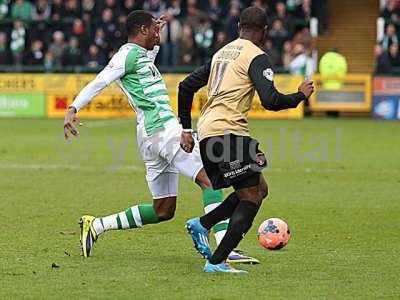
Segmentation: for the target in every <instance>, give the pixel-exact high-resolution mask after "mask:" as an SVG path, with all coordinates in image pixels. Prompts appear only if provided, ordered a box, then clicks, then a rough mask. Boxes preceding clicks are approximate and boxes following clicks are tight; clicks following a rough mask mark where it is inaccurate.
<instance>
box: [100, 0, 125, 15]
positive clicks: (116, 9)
mask: <svg viewBox="0 0 400 300" xmlns="http://www.w3.org/2000/svg"><path fill="white" fill-rule="evenodd" d="M106 8H109V9H111V10H112V12H113V15H114V16H119V15H120V14H121V8H120V6H119V1H115V0H104V5H103V7H102V10H104V9H106Z"/></svg>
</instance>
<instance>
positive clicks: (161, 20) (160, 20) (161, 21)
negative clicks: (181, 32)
mask: <svg viewBox="0 0 400 300" xmlns="http://www.w3.org/2000/svg"><path fill="white" fill-rule="evenodd" d="M156 24H157V26H158V32H161V30H162V29H163V27H164V26H165V24H167V21H166V20H165V16H164V15H162V16H160V17H159V18H158V19H157V20H156Z"/></svg>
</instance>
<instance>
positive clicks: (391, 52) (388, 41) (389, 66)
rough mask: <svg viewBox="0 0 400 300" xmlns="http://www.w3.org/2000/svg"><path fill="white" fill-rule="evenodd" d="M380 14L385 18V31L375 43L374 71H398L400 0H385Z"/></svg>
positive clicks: (399, 54) (399, 64)
mask: <svg viewBox="0 0 400 300" xmlns="http://www.w3.org/2000/svg"><path fill="white" fill-rule="evenodd" d="M380 16H381V17H382V18H384V20H385V33H384V36H383V38H382V40H380V41H378V43H377V44H376V45H375V49H374V55H375V60H376V63H375V72H376V73H379V74H390V73H399V72H400V52H399V38H400V35H399V29H400V0H387V1H386V5H385V7H384V8H383V9H382V11H381V13H380Z"/></svg>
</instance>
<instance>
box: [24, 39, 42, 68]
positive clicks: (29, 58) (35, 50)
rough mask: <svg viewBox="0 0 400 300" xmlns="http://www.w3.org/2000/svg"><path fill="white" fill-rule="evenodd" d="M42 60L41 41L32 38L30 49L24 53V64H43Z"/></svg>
mask: <svg viewBox="0 0 400 300" xmlns="http://www.w3.org/2000/svg"><path fill="white" fill-rule="evenodd" d="M43 62H44V50H43V42H42V41H40V40H34V41H33V42H32V46H31V49H30V50H29V51H28V53H27V54H26V57H25V64H27V65H30V66H37V65H43Z"/></svg>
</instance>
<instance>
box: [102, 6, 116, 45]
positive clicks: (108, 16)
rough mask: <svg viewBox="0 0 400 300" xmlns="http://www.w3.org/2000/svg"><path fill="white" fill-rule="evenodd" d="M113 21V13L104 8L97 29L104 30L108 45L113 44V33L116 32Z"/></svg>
mask: <svg viewBox="0 0 400 300" xmlns="http://www.w3.org/2000/svg"><path fill="white" fill-rule="evenodd" d="M113 19H114V14H113V11H112V10H111V9H109V8H106V9H105V10H104V11H103V13H102V15H101V21H100V23H99V27H100V28H102V29H103V30H104V33H105V34H106V38H107V40H109V41H110V43H113V42H114V38H115V35H114V34H115V31H116V30H117V25H116V23H115V22H114V20H113Z"/></svg>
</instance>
